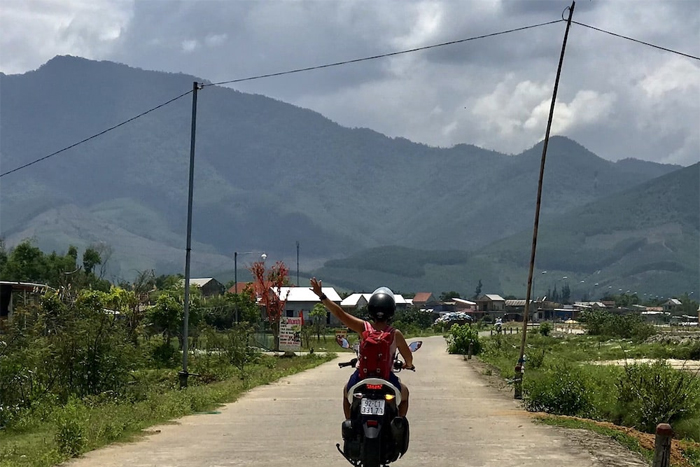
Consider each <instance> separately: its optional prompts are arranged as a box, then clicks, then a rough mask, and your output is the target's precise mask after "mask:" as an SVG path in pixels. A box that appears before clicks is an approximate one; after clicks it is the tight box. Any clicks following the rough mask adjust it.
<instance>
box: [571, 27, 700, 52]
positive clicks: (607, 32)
mask: <svg viewBox="0 0 700 467" xmlns="http://www.w3.org/2000/svg"><path fill="white" fill-rule="evenodd" d="M572 23H574V24H578V25H579V26H583V27H585V28H590V29H593V30H595V31H599V32H604V33H605V34H610V35H611V36H615V37H621V38H622V39H627V40H628V41H632V42H636V43H638V44H643V45H647V46H649V47H653V48H655V49H659V50H663V51H666V52H671V53H674V54H678V55H682V56H683V57H688V58H692V59H694V60H700V57H696V56H695V55H690V54H687V53H683V52H679V51H677V50H673V49H669V48H666V47H661V46H660V45H656V44H652V43H650V42H644V41H641V40H639V39H634V38H632V37H628V36H623V35H622V34H617V33H614V32H611V31H606V30H605V29H600V28H596V27H594V26H591V25H589V24H584V23H579V22H578V21H572Z"/></svg>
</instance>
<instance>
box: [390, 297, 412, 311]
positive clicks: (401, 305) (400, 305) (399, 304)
mask: <svg viewBox="0 0 700 467" xmlns="http://www.w3.org/2000/svg"><path fill="white" fill-rule="evenodd" d="M394 302H396V309H397V310H405V309H406V308H408V307H410V306H411V305H412V304H413V303H412V302H411V300H410V299H408V300H407V299H405V298H403V295H401V294H394Z"/></svg>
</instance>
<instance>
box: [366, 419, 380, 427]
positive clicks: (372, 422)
mask: <svg viewBox="0 0 700 467" xmlns="http://www.w3.org/2000/svg"><path fill="white" fill-rule="evenodd" d="M367 426H379V422H378V421H377V420H367Z"/></svg>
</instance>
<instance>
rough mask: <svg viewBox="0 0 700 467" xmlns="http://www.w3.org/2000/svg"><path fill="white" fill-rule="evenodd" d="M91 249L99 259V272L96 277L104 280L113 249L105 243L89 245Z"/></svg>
mask: <svg viewBox="0 0 700 467" xmlns="http://www.w3.org/2000/svg"><path fill="white" fill-rule="evenodd" d="M91 248H92V249H93V250H95V251H96V252H97V254H98V255H99V257H100V263H99V265H100V270H99V271H98V275H97V277H99V278H100V279H104V277H105V273H106V272H107V264H108V263H109V260H110V258H111V257H112V254H114V248H112V246H111V245H108V244H106V243H105V242H100V243H97V244H95V245H91Z"/></svg>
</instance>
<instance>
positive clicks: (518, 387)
mask: <svg viewBox="0 0 700 467" xmlns="http://www.w3.org/2000/svg"><path fill="white" fill-rule="evenodd" d="M575 7H576V2H575V1H573V2H571V6H570V7H569V8H568V9H569V18H568V19H567V20H566V31H565V32H564V42H563V44H562V46H561V55H560V56H559V67H558V68H557V76H556V79H555V80H554V92H553V93H552V102H551V103H550V106H549V120H548V121H547V131H546V132H545V136H544V144H543V145H542V161H541V163H540V178H539V182H538V184H537V204H536V206H535V223H534V227H533V229H532V251H531V253H530V270H529V272H528V277H527V296H526V297H525V311H524V312H523V333H522V338H521V340H520V356H519V357H518V363H517V364H516V366H515V396H514V398H515V399H521V398H522V383H523V379H522V371H523V364H524V363H525V359H524V356H525V341H526V338H527V320H528V313H529V312H530V295H531V291H532V274H533V271H534V268H535V253H536V251H537V230H538V228H539V224H540V207H541V204H542V180H543V178H544V164H545V161H546V159H547V146H548V145H549V133H550V131H551V129H552V119H553V117H554V105H555V104H556V101H557V91H558V90H559V77H560V76H561V69H562V66H563V64H564V53H565V52H566V41H567V39H568V37H569V29H570V28H571V18H572V17H573V16H574V8H575Z"/></svg>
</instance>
